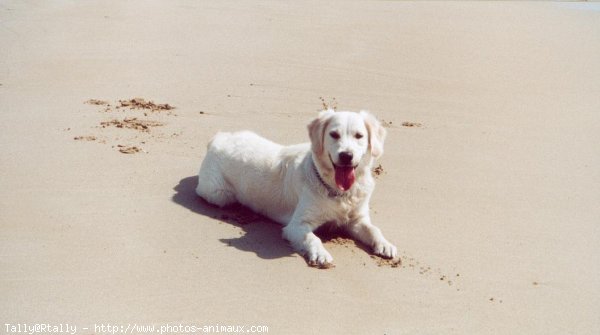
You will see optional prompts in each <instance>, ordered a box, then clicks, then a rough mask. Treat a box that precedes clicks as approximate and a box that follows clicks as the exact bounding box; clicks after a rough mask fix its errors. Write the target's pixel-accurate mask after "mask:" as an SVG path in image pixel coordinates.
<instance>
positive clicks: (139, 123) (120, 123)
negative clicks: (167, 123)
mask: <svg viewBox="0 0 600 335" xmlns="http://www.w3.org/2000/svg"><path fill="white" fill-rule="evenodd" d="M100 125H101V126H102V128H106V127H109V126H115V127H117V128H128V129H135V130H138V131H141V132H145V133H148V132H150V128H151V127H159V126H164V123H162V122H158V121H151V120H139V119H138V118H136V117H134V118H125V119H123V120H117V119H113V120H110V121H103V122H100Z"/></svg>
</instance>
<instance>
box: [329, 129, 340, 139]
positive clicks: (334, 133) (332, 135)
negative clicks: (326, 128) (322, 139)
mask: <svg viewBox="0 0 600 335" xmlns="http://www.w3.org/2000/svg"><path fill="white" fill-rule="evenodd" d="M329 136H331V138H333V139H336V140H339V139H340V134H338V132H337V131H332V132H330V133H329Z"/></svg>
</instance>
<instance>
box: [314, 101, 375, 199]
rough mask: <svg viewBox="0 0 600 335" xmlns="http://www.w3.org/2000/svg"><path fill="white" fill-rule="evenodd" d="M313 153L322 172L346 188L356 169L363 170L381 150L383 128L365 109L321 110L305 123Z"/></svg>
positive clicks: (338, 185)
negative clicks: (349, 110) (348, 110)
mask: <svg viewBox="0 0 600 335" xmlns="http://www.w3.org/2000/svg"><path fill="white" fill-rule="evenodd" d="M308 133H309V135H310V140H311V143H312V151H313V157H314V158H315V163H316V164H318V166H319V167H320V169H321V170H322V172H324V173H323V175H324V176H329V177H330V178H333V179H334V180H335V185H336V186H337V187H338V188H339V189H340V190H342V191H347V190H348V189H350V188H351V187H352V184H354V180H355V178H356V175H357V170H358V171H359V172H360V173H362V172H363V170H364V169H365V168H369V167H370V166H371V164H372V161H373V159H374V158H378V157H380V156H381V155H382V154H383V141H384V140H385V135H386V131H385V129H384V128H383V127H382V126H381V124H380V123H379V121H377V119H376V118H375V117H374V116H373V115H371V114H370V113H368V112H365V111H361V112H360V113H353V112H335V111H333V110H331V109H329V110H325V111H322V112H321V113H319V116H318V117H317V118H316V119H314V120H312V121H311V122H310V123H309V125H308ZM323 170H324V171H323Z"/></svg>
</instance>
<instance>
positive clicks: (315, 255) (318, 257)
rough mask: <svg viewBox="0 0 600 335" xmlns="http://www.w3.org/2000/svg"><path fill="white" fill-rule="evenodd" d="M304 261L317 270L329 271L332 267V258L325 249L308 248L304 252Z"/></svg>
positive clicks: (318, 247)
mask: <svg viewBox="0 0 600 335" xmlns="http://www.w3.org/2000/svg"><path fill="white" fill-rule="evenodd" d="M305 256H306V260H307V261H308V265H310V266H313V267H316V268H319V269H329V268H332V267H334V265H333V257H331V255H330V254H329V252H328V251H327V250H325V247H323V246H322V245H321V246H314V247H313V248H309V249H308V250H307V252H306V255H305Z"/></svg>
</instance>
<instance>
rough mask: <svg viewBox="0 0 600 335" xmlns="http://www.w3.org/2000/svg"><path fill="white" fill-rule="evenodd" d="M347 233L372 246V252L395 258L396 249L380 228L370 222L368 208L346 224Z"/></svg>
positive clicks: (396, 254)
mask: <svg viewBox="0 0 600 335" xmlns="http://www.w3.org/2000/svg"><path fill="white" fill-rule="evenodd" d="M348 233H350V235H352V237H353V238H355V239H356V240H358V241H360V242H362V243H364V244H366V245H368V246H370V247H371V248H373V253H375V254H376V255H379V256H381V257H384V258H396V256H398V249H396V246H394V245H393V244H391V243H390V242H388V240H386V239H385V237H383V234H382V233H381V230H380V229H379V228H377V227H375V226H374V225H373V224H372V223H371V217H370V216H369V213H368V210H367V212H366V213H362V214H360V215H359V216H358V218H357V219H356V220H354V221H353V222H351V223H350V225H349V226H348Z"/></svg>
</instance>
